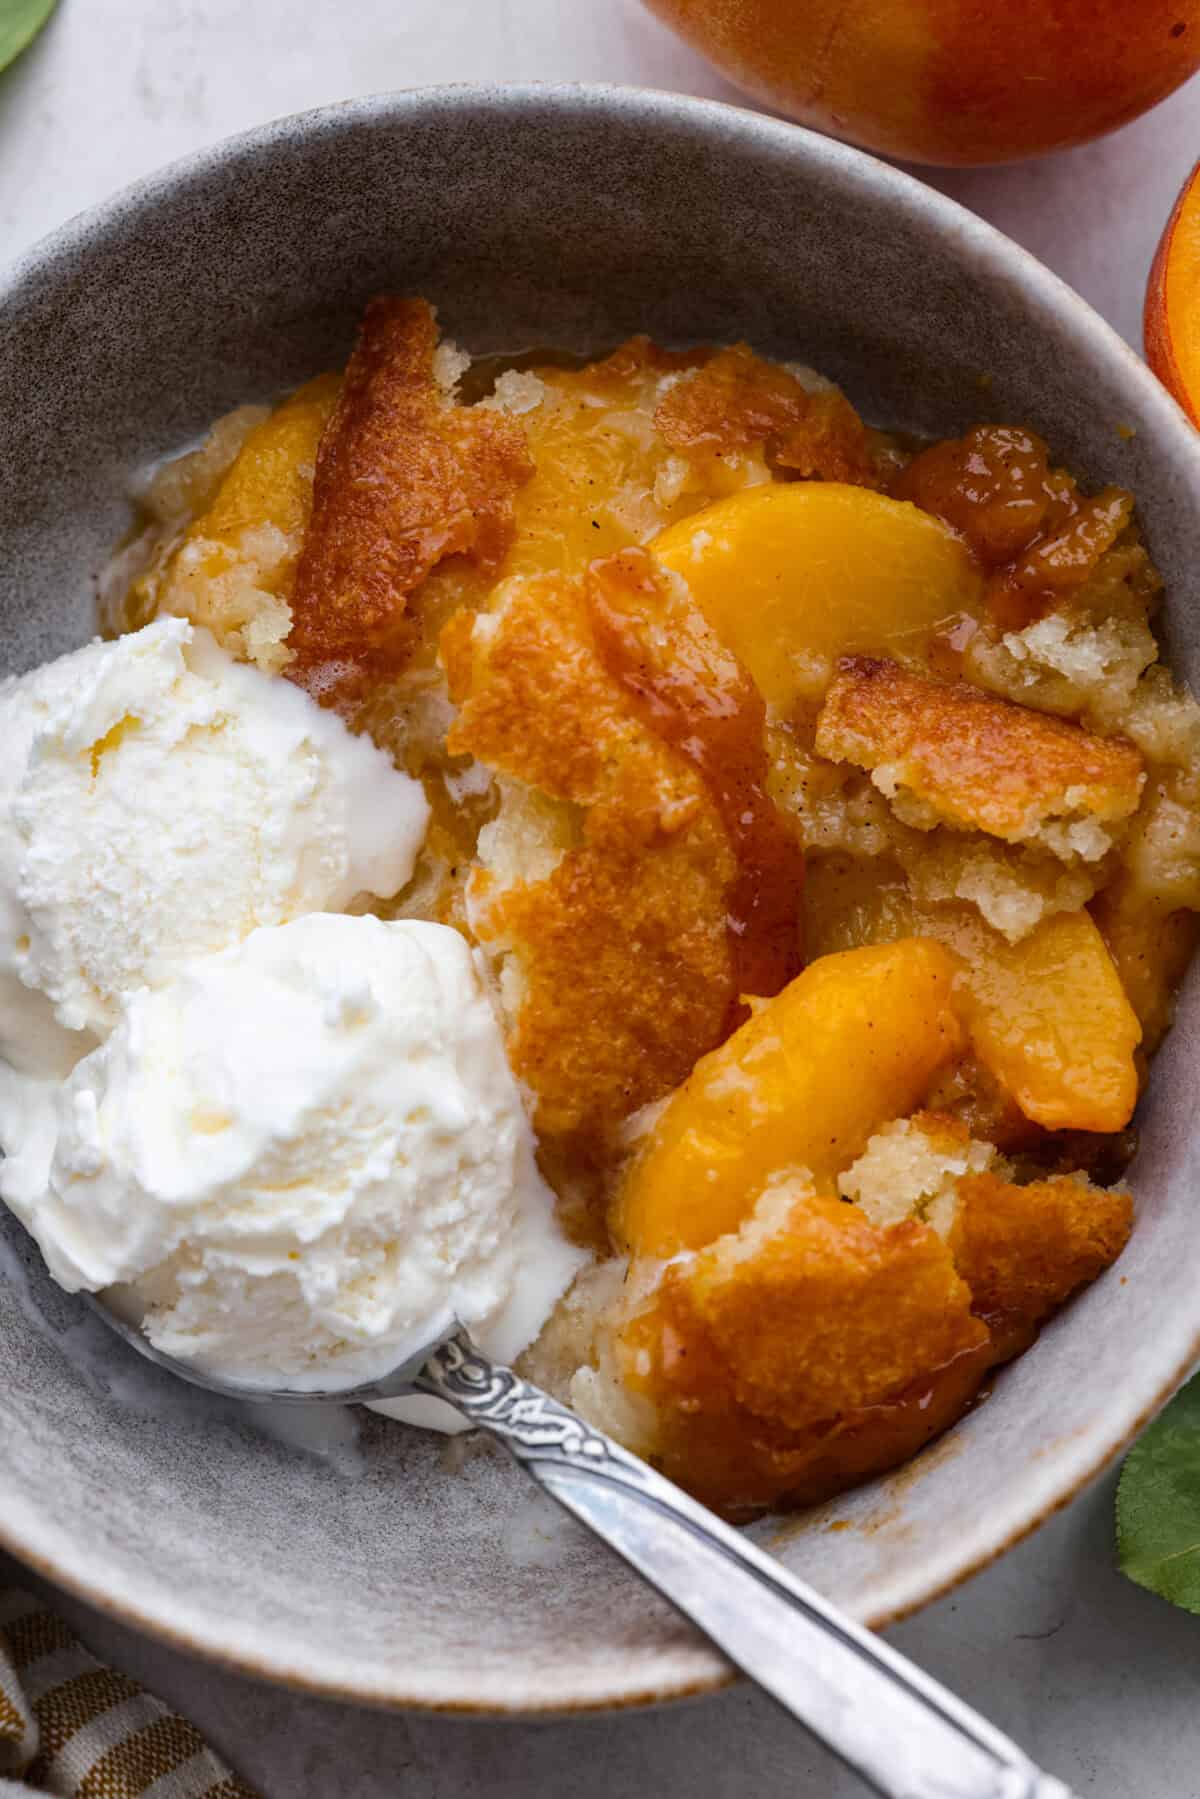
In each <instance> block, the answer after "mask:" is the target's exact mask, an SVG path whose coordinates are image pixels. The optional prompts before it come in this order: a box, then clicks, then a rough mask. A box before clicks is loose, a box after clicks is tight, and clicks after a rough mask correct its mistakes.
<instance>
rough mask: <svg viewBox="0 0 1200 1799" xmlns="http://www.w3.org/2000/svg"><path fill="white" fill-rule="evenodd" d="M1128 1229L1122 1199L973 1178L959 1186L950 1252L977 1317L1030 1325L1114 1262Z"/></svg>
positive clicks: (1086, 1190)
mask: <svg viewBox="0 0 1200 1799" xmlns="http://www.w3.org/2000/svg"><path fill="white" fill-rule="evenodd" d="M1132 1228H1133V1202H1132V1200H1131V1199H1130V1197H1129V1195H1128V1193H1122V1192H1112V1191H1106V1190H1105V1189H1104V1188H1102V1187H1092V1186H1089V1185H1087V1184H1086V1183H1085V1182H1083V1181H1079V1180H1074V1179H1072V1178H1071V1177H1070V1176H1067V1175H1062V1176H1059V1177H1057V1178H1055V1179H1053V1180H1046V1181H1033V1182H1031V1183H1030V1184H1029V1185H1028V1186H1025V1187H1017V1186H1014V1185H1012V1184H1011V1183H1010V1182H1008V1181H1003V1180H1001V1179H999V1178H998V1176H996V1175H993V1174H973V1175H967V1176H965V1177H964V1179H963V1180H961V1181H960V1182H959V1187H958V1210H957V1212H956V1214H955V1220H954V1225H953V1228H952V1229H951V1232H950V1250H951V1253H952V1255H953V1257H954V1261H955V1265H956V1267H957V1268H958V1271H959V1273H960V1274H961V1275H962V1277H963V1279H964V1280H965V1281H966V1283H967V1285H968V1286H969V1287H970V1289H971V1296H972V1304H973V1307H974V1309H975V1311H976V1312H977V1313H979V1315H980V1316H981V1317H985V1318H988V1319H997V1320H1003V1321H1004V1322H1005V1323H1006V1324H1011V1323H1012V1322H1014V1321H1017V1322H1020V1323H1022V1324H1026V1325H1036V1324H1039V1323H1040V1322H1041V1320H1042V1319H1043V1318H1045V1317H1046V1316H1047V1315H1048V1314H1049V1313H1050V1312H1052V1311H1053V1310H1054V1309H1055V1307H1057V1306H1060V1305H1062V1304H1063V1302H1064V1301H1065V1300H1067V1299H1069V1298H1070V1296H1071V1294H1072V1293H1074V1292H1075V1291H1076V1290H1077V1289H1078V1288H1080V1287H1083V1286H1086V1285H1087V1283H1088V1282H1089V1281H1094V1280H1095V1279H1096V1276H1097V1275H1098V1274H1102V1273H1103V1271H1104V1270H1105V1269H1106V1268H1107V1267H1108V1266H1109V1265H1110V1264H1111V1263H1112V1262H1115V1261H1116V1259H1117V1257H1118V1256H1119V1255H1120V1253H1121V1251H1122V1250H1123V1249H1124V1247H1125V1245H1126V1243H1127V1242H1128V1240H1129V1233H1130V1231H1131V1230H1132Z"/></svg>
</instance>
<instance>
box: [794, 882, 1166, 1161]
mask: <svg viewBox="0 0 1200 1799" xmlns="http://www.w3.org/2000/svg"><path fill="white" fill-rule="evenodd" d="M834 917H836V928H831V923H830V921H831V920H832V919H833V918H834ZM807 926H808V934H809V939H810V944H812V945H814V946H817V947H821V946H823V945H824V944H826V943H829V944H831V945H832V944H836V945H838V951H837V953H835V954H834V955H832V956H828V957H823V958H822V960H821V961H818V962H816V963H814V964H813V965H812V968H810V970H809V972H810V973H811V972H812V971H813V969H815V968H820V967H822V966H823V964H824V962H825V961H834V962H836V961H839V960H840V959H841V958H842V957H844V956H845V955H847V954H853V953H854V952H853V951H848V950H846V949H845V948H842V947H841V946H842V945H844V944H846V942H847V941H848V940H849V941H852V942H854V943H858V944H871V943H880V942H886V941H892V940H894V939H897V938H907V937H911V936H920V937H924V938H932V939H935V940H937V941H938V942H940V943H941V944H943V945H944V946H945V948H946V949H948V950H949V951H951V953H952V954H953V955H954V957H955V958H956V967H957V974H956V977H955V983H954V993H953V1003H954V1005H955V1007H956V1008H957V1011H958V1014H959V1016H960V1018H961V1020H962V1022H963V1024H964V1025H965V1027H966V1030H967V1033H968V1036H969V1038H970V1045H971V1049H972V1051H973V1052H974V1054H975V1056H976V1057H977V1058H978V1060H979V1061H980V1062H981V1063H982V1064H983V1065H984V1067H985V1068H986V1069H987V1070H988V1072H989V1074H991V1075H992V1076H993V1077H994V1078H995V1080H996V1081H997V1082H999V1084H1000V1086H1001V1088H1002V1089H1003V1090H1004V1092H1005V1093H1007V1094H1010V1095H1011V1096H1012V1098H1013V1100H1015V1102H1016V1104H1017V1105H1018V1106H1019V1107H1020V1110H1021V1112H1022V1113H1023V1114H1024V1115H1025V1117H1026V1118H1028V1119H1031V1120H1032V1121H1033V1122H1034V1123H1035V1124H1040V1125H1043V1126H1044V1127H1045V1128H1046V1129H1048V1130H1078V1131H1119V1130H1122V1129H1123V1128H1124V1127H1125V1125H1127V1124H1128V1123H1129V1119H1130V1116H1131V1114H1132V1112H1133V1108H1134V1105H1135V1104H1136V1102H1137V1094H1138V1075H1137V1064H1136V1062H1135V1060H1134V1052H1135V1050H1136V1049H1137V1047H1138V1044H1139V1043H1140V1042H1141V1038H1142V1026H1141V1024H1140V1023H1139V1020H1138V1016H1137V1013H1136V1012H1135V1011H1134V1008H1133V1006H1132V1004H1131V1003H1130V999H1129V997H1128V995H1127V994H1126V991H1125V988H1124V986H1123V984H1122V981H1121V976H1120V974H1119V973H1118V971H1117V965H1116V963H1115V962H1114V960H1113V956H1112V954H1111V953H1110V951H1109V948H1108V946H1107V944H1106V943H1105V941H1104V938H1103V937H1102V936H1101V934H1100V931H1099V929H1098V928H1097V925H1096V923H1095V921H1094V920H1093V919H1092V917H1091V914H1090V913H1088V912H1082V911H1081V912H1060V913H1056V914H1054V915H1052V916H1051V917H1049V918H1047V919H1044V920H1043V921H1042V923H1041V924H1039V925H1037V926H1036V927H1035V929H1034V930H1032V931H1031V932H1030V933H1029V934H1028V935H1027V936H1026V937H1023V938H1022V939H1021V941H1020V942H1018V943H1009V942H1008V940H1007V939H1006V938H1005V937H1002V936H1001V934H1000V932H999V931H994V930H993V929H992V927H991V926H990V925H989V924H986V923H985V922H984V920H983V919H982V918H981V917H980V916H979V913H978V912H976V911H975V909H974V908H973V907H969V906H960V905H931V906H922V905H920V904H918V903H917V902H916V901H915V900H914V899H913V897H912V894H911V893H910V891H909V890H908V886H907V883H906V882H905V880H904V879H903V876H901V875H900V873H899V871H898V870H895V869H886V868H885V869H883V870H876V869H874V868H873V867H872V866H870V865H864V864H862V863H853V862H852V863H849V864H848V865H846V866H841V865H839V864H838V863H837V862H834V863H832V864H831V863H830V862H829V860H828V859H824V860H818V861H816V862H815V863H814V864H813V865H812V866H811V867H810V870H809V884H808V894H807ZM897 1115H898V1114H897Z"/></svg>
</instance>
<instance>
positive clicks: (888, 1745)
mask: <svg viewBox="0 0 1200 1799" xmlns="http://www.w3.org/2000/svg"><path fill="white" fill-rule="evenodd" d="M91 1303H92V1305H93V1306H94V1308H95V1310H96V1311H98V1312H99V1313H100V1314H101V1316H102V1317H103V1318H104V1319H105V1321H106V1322H107V1323H108V1324H110V1325H111V1326H112V1328H113V1329H114V1330H115V1331H117V1332H118V1333H119V1334H120V1335H121V1336H122V1337H124V1338H125V1340H126V1342H128V1343H130V1344H132V1346H133V1347H134V1348H135V1349H136V1350H137V1351H138V1353H139V1354H140V1355H144V1356H146V1357H147V1358H148V1359H149V1360H150V1361H152V1362H157V1363H158V1365H159V1366H160V1367H161V1368H166V1369H168V1370H169V1371H170V1372H171V1373H172V1374H176V1375H178V1376H179V1377H180V1379H181V1380H186V1381H190V1382H191V1383H192V1385H193V1386H197V1387H206V1388H208V1389H209V1391H210V1392H213V1393H220V1394H223V1395H225V1396H226V1397H227V1398H231V1399H240V1400H249V1401H254V1400H260V1401H270V1402H272V1403H279V1402H281V1401H283V1402H287V1403H296V1404H314V1403H315V1404H325V1405H331V1404H337V1405H357V1404H366V1403H367V1402H368V1401H371V1400H377V1399H399V1398H401V1397H403V1396H405V1395H410V1394H414V1393H425V1394H429V1395H431V1396H432V1397H434V1398H436V1399H444V1400H445V1401H446V1402H447V1403H448V1404H449V1405H451V1406H453V1407H454V1410H455V1411H456V1412H458V1414H459V1416H460V1417H462V1418H464V1419H465V1420H466V1421H467V1423H469V1424H470V1425H472V1426H473V1427H474V1428H476V1429H478V1430H485V1431H487V1433H488V1434H489V1436H492V1437H494V1438H495V1439H496V1441H497V1442H498V1443H502V1444H503V1445H504V1447H505V1448H506V1449H507V1450H508V1451H509V1452H510V1454H511V1455H512V1456H513V1457H514V1458H515V1460H516V1461H517V1462H519V1463H520V1465H521V1467H522V1468H524V1470H525V1472H526V1473H527V1474H528V1475H529V1476H530V1477H531V1478H532V1479H533V1480H535V1481H537V1483H538V1485H539V1486H541V1487H543V1488H544V1489H545V1491H546V1492H547V1493H549V1494H551V1495H552V1497H553V1498H555V1499H556V1500H557V1501H558V1503H559V1504H560V1505H562V1506H565V1507H566V1509H567V1511H569V1512H571V1513H573V1514H574V1516H575V1517H576V1518H579V1519H580V1520H581V1521H582V1522H583V1523H584V1524H586V1525H587V1526H588V1528H589V1529H590V1530H593V1531H595V1533H596V1535H597V1536H598V1537H601V1538H602V1539H603V1540H604V1542H606V1543H607V1544H608V1545H609V1547H610V1548H611V1549H615V1550H616V1552H617V1554H618V1555H620V1556H623V1557H624V1559H625V1560H626V1561H627V1562H628V1563H629V1565H630V1566H631V1567H632V1568H635V1569H636V1570H637V1572H638V1573H639V1574H640V1575H641V1576H642V1577H643V1579H645V1580H647V1581H649V1583H650V1585H651V1586H652V1587H656V1588H657V1589H658V1591H659V1592H660V1593H662V1594H663V1595H664V1597H665V1598H667V1599H669V1600H670V1601H671V1603H672V1605H674V1606H675V1607H676V1609H677V1610H678V1611H680V1612H682V1613H683V1615H684V1617H685V1618H689V1619H690V1620H691V1621H692V1623H693V1624H697V1625H699V1627H700V1629H701V1630H702V1631H704V1632H705V1633H706V1635H707V1636H709V1637H710V1638H711V1639H712V1641H713V1642H714V1643H715V1644H716V1645H717V1646H718V1648H720V1649H721V1650H723V1651H724V1653H725V1654H726V1655H727V1656H728V1657H729V1659H730V1661H731V1662H734V1663H735V1664H736V1665H737V1666H738V1667H739V1668H740V1669H741V1670H742V1671H743V1673H745V1674H748V1675H749V1676H750V1678H751V1680H753V1681H755V1682H756V1683H757V1685H758V1686H760V1687H762V1688H763V1690H764V1691H765V1692H767V1693H769V1694H770V1695H771V1697H772V1698H773V1699H775V1700H777V1701H778V1702H779V1704H780V1705H782V1706H783V1708H784V1710H785V1711H787V1712H790V1713H791V1715H792V1716H793V1717H794V1718H797V1719H799V1721H800V1722H801V1723H802V1724H804V1725H807V1727H808V1729H809V1730H810V1731H812V1733H813V1735H814V1736H816V1737H819V1738H820V1739H821V1741H822V1742H823V1743H825V1744H826V1746H827V1747H828V1748H830V1749H832V1750H833V1751H834V1753H835V1754H836V1755H839V1756H841V1758H842V1760H843V1761H844V1762H846V1763H847V1764H848V1765H849V1766H850V1767H851V1768H853V1769H855V1770H856V1772H857V1773H859V1774H861V1775H862V1777H863V1779H864V1780H865V1781H866V1782H867V1784H868V1785H869V1786H871V1787H873V1788H874V1789H875V1791H876V1792H878V1793H883V1794H885V1795H887V1799H1071V1794H1070V1792H1069V1791H1068V1789H1067V1788H1066V1787H1065V1786H1064V1785H1063V1784H1062V1782H1061V1781H1059V1780H1055V1779H1054V1778H1053V1777H1052V1776H1051V1775H1049V1774H1042V1773H1040V1772H1039V1770H1038V1769H1037V1768H1036V1767H1035V1766H1034V1765H1033V1763H1032V1762H1031V1761H1029V1760H1028V1758H1027V1757H1026V1756H1024V1755H1023V1754H1022V1753H1021V1751H1020V1750H1019V1749H1018V1748H1017V1746H1016V1744H1015V1743H1010V1742H1009V1740H1008V1738H1007V1737H1004V1736H1002V1735H1001V1734H1000V1732H999V1731H998V1730H994V1729H993V1728H992V1726H991V1725H990V1724H988V1723H987V1722H986V1721H985V1720H984V1719H983V1718H981V1717H979V1716H978V1714H977V1713H975V1712H973V1711H972V1710H971V1708H970V1707H969V1706H967V1705H964V1704H963V1703H962V1701H961V1700H958V1699H956V1698H955V1697H954V1695H953V1694H952V1693H948V1692H947V1691H946V1689H945V1688H944V1687H942V1686H939V1684H938V1682H937V1681H936V1680H931V1679H930V1677H929V1676H928V1675H927V1674H923V1673H922V1672H921V1670H920V1669H919V1668H917V1667H915V1666H914V1665H913V1663H912V1662H910V1661H908V1660H906V1658H905V1657H904V1656H902V1655H898V1654H897V1652H896V1651H895V1650H894V1649H891V1648H889V1647H888V1645H887V1644H886V1643H884V1642H882V1641H881V1640H880V1639H879V1638H878V1637H875V1636H873V1635H872V1634H871V1633H870V1632H869V1631H867V1630H864V1629H862V1627H861V1626H860V1625H857V1624H855V1623H853V1622H852V1621H851V1620H850V1619H849V1618H847V1617H845V1616H844V1615H843V1614H842V1613H841V1612H839V1611H838V1610H837V1609H836V1607H834V1606H832V1605H830V1604H828V1602H827V1601H826V1600H824V1599H822V1598H821V1597H820V1596H819V1595H818V1594H817V1593H814V1592H813V1591H812V1590H811V1589H810V1588H809V1587H806V1586H805V1585H804V1583H803V1582H802V1581H799V1580H797V1579H796V1578H795V1577H794V1576H793V1575H791V1574H789V1573H788V1571H787V1569H786V1568H784V1567H782V1566H781V1565H780V1564H779V1563H778V1562H776V1561H774V1560H773V1559H772V1558H771V1557H770V1556H768V1555H764V1554H763V1552H762V1550H760V1549H756V1548H755V1547H754V1545H753V1544H752V1543H751V1542H749V1541H748V1540H747V1539H746V1538H745V1537H744V1536H742V1535H741V1534H740V1533H739V1532H738V1531H736V1530H733V1529H732V1528H731V1527H730V1526H729V1525H727V1524H723V1523H722V1522H721V1520H720V1519H719V1518H717V1517H715V1516H714V1515H713V1514H712V1513H711V1512H710V1511H708V1510H707V1509H706V1508H705V1507H704V1506H702V1505H698V1504H697V1503H696V1501H695V1500H694V1499H689V1498H688V1496H687V1494H686V1493H683V1492H681V1491H680V1489H679V1488H678V1487H676V1486H675V1485H673V1483H672V1482H671V1481H669V1480H665V1479H664V1478H663V1476H662V1475H661V1474H656V1473H655V1472H654V1470H653V1469H652V1468H649V1467H647V1465H646V1463H645V1462H642V1461H639V1459H638V1458H637V1456H635V1455H630V1453H629V1452H628V1450H625V1449H622V1448H621V1447H620V1445H619V1444H617V1443H614V1442H613V1441H612V1440H611V1438H609V1437H606V1436H605V1435H604V1434H603V1432H602V1431H598V1430H596V1429H595V1428H594V1426H592V1425H590V1424H587V1423H585V1422H584V1420H583V1419H582V1418H579V1417H577V1416H576V1415H575V1413H574V1412H572V1411H570V1410H568V1408H567V1407H566V1406H564V1405H560V1404H559V1402H558V1401H557V1400H556V1399H551V1398H550V1396H549V1394H548V1393H543V1392H542V1390H541V1388H540V1387H535V1386H534V1385H533V1384H532V1383H531V1382H530V1381H527V1380H523V1379H522V1378H521V1376H520V1375H518V1374H514V1373H513V1371H512V1369H511V1368H503V1367H499V1366H497V1365H496V1364H495V1363H494V1362H489V1361H488V1359H487V1358H486V1356H483V1355H481V1354H480V1352H479V1351H478V1350H477V1349H476V1348H475V1345H474V1344H473V1343H472V1342H471V1341H470V1339H469V1338H468V1337H467V1336H466V1335H465V1334H464V1333H462V1332H458V1333H456V1334H455V1335H453V1336H450V1337H447V1338H446V1339H445V1340H444V1341H443V1342H441V1343H439V1344H437V1345H436V1346H435V1347H433V1348H432V1349H431V1350H429V1351H427V1352H425V1353H424V1354H422V1355H420V1356H415V1357H413V1358H412V1359H411V1360H410V1361H408V1362H406V1363H405V1364H404V1365H403V1366H402V1367H399V1368H396V1369H394V1370H393V1371H392V1373H390V1374H388V1375H385V1376H384V1378H383V1379H382V1380H378V1381H371V1382H368V1383H366V1384H365V1385H362V1386H358V1387H352V1388H349V1389H342V1390H341V1391H338V1392H329V1391H319V1392H311V1393H310V1392H301V1391H297V1390H295V1389H291V1390H282V1391H281V1390H277V1389H266V1388H260V1387H246V1386H239V1385H237V1384H236V1383H235V1382H232V1381H226V1380H219V1379H217V1378H215V1377H214V1376H212V1375H209V1374H205V1373H203V1372H202V1371H200V1370H198V1369H195V1368H191V1367H189V1366H188V1365H187V1364H186V1363H183V1362H180V1361H177V1360H176V1359H175V1358H174V1357H173V1356H168V1355H164V1354H163V1353H162V1352H161V1351H160V1350H158V1349H155V1347H154V1345H153V1344H152V1343H151V1342H150V1340H149V1339H148V1338H147V1337H146V1336H145V1335H144V1334H143V1333H142V1332H141V1331H140V1330H139V1329H138V1328H137V1326H136V1325H134V1324H130V1323H127V1322H126V1321H125V1320H123V1319H121V1318H119V1317H118V1316H117V1315H116V1314H115V1313H114V1312H112V1311H110V1310H109V1308H108V1307H107V1306H105V1305H103V1304H102V1303H101V1302H100V1301H99V1300H95V1299H93V1300H92V1301H91Z"/></svg>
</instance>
